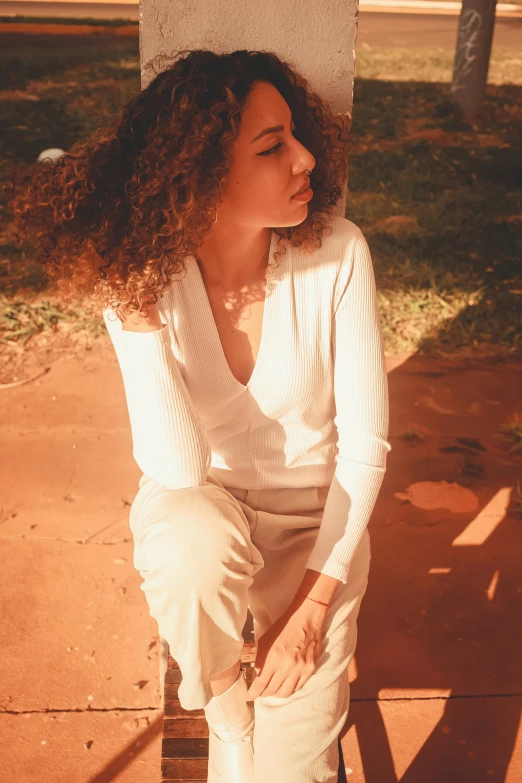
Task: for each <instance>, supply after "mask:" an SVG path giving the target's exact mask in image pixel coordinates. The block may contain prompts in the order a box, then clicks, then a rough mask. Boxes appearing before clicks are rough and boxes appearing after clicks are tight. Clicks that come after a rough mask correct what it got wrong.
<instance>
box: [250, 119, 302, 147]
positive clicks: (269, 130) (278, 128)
mask: <svg viewBox="0 0 522 783" xmlns="http://www.w3.org/2000/svg"><path fill="white" fill-rule="evenodd" d="M290 122H293V120H292V117H290ZM284 129H285V126H284V125H273V126H272V127H271V128H265V129H264V130H262V131H261V133H258V134H257V136H254V138H253V139H252V141H251V142H250V143H251V144H253V143H254V141H257V140H258V139H260V138H261V137H262V136H266V134H267V133H278V132H279V131H282V130H284Z"/></svg>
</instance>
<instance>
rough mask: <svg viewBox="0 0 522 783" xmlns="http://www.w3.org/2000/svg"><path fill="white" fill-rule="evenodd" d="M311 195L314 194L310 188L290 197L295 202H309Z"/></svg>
mask: <svg viewBox="0 0 522 783" xmlns="http://www.w3.org/2000/svg"><path fill="white" fill-rule="evenodd" d="M313 195H314V192H313V190H312V188H307V189H306V190H303V192H302V193H296V194H295V196H292V198H293V199H295V200H296V201H310V199H311V198H312V196H313Z"/></svg>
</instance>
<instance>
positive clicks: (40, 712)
mask: <svg viewBox="0 0 522 783" xmlns="http://www.w3.org/2000/svg"><path fill="white" fill-rule="evenodd" d="M513 698H515V699H516V698H522V693H469V694H461V695H459V694H450V695H449V696H383V697H378V698H375V697H369V698H358V699H357V698H355V699H350V702H351V703H353V702H369V701H450V700H452V701H454V700H455V699H513ZM161 710H162V708H161V707H92V708H89V707H87V708H85V709H84V708H83V707H76V708H71V709H51V708H49V709H46V710H2V709H0V715H48V714H50V713H54V712H58V713H64V712H65V713H68V712H70V713H73V712H80V713H85V712H160V711H161Z"/></svg>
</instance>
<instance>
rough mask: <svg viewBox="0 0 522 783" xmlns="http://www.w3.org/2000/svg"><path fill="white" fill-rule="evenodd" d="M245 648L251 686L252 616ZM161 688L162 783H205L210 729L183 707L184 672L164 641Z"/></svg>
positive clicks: (200, 714)
mask: <svg viewBox="0 0 522 783" xmlns="http://www.w3.org/2000/svg"><path fill="white" fill-rule="evenodd" d="M243 639H244V640H245V644H244V647H243V653H242V655H241V662H242V663H243V665H244V666H245V669H246V680H247V683H248V684H249V685H250V684H251V683H252V680H253V679H254V676H255V669H254V662H255V659H256V646H255V642H254V630H253V620H252V615H251V614H250V612H248V618H247V622H246V624H245V627H244V629H243ZM161 645H162V654H161V660H160V684H163V710H164V717H163V742H162V747H161V780H162V781H164V782H165V783H167V781H168V782H169V783H174V781H177V782H178V783H179V782H180V781H183V783H196V782H197V783H201V781H206V780H207V773H208V725H207V721H206V720H205V713H204V711H203V710H202V709H201V710H190V711H189V710H184V709H183V707H182V706H181V705H180V703H179V699H178V688H179V684H180V682H181V671H180V669H179V666H178V664H177V663H176V661H175V660H174V659H173V658H172V657H171V655H170V654H169V649H168V644H167V643H166V642H165V640H164V639H162V640H161ZM338 743H339V773H338V778H337V783H346V774H345V771H344V759H343V752H342V747H341V739H340V738H339V740H338Z"/></svg>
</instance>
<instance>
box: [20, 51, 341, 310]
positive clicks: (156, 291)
mask: <svg viewBox="0 0 522 783" xmlns="http://www.w3.org/2000/svg"><path fill="white" fill-rule="evenodd" d="M187 52H188V54H186V53H187ZM178 54H186V56H184V57H177V55H174V56H173V57H168V56H167V55H158V56H157V57H155V58H154V59H153V60H152V61H150V63H149V64H148V65H147V68H152V70H153V73H154V74H155V76H154V78H153V79H152V81H150V83H149V84H148V86H147V87H146V88H145V89H143V90H142V91H141V92H140V93H139V94H137V95H136V96H134V97H133V98H132V99H131V100H130V101H128V102H127V104H126V105H124V106H123V107H122V108H121V109H120V110H119V112H118V113H117V114H116V116H115V119H114V120H113V121H112V122H111V124H110V125H108V126H105V127H103V128H99V129H97V130H95V131H94V132H92V133H91V134H90V136H89V137H88V138H87V139H86V140H84V141H82V142H77V143H76V144H74V145H73V147H72V148H71V151H70V152H69V153H66V154H64V155H62V156H61V158H59V159H58V160H57V161H56V162H55V163H54V164H45V165H42V164H41V163H37V164H35V165H34V168H32V169H30V171H29V176H27V177H25V178H24V180H23V182H22V183H21V184H20V185H19V187H20V190H19V192H17V193H16V195H14V196H13V197H12V198H11V201H10V206H11V211H12V215H13V219H12V221H11V224H10V226H9V234H10V236H11V238H12V240H13V242H14V244H15V245H16V246H18V247H20V246H21V244H22V243H23V242H24V241H25V240H26V239H29V240H30V241H31V242H32V243H33V244H34V245H35V247H36V249H37V252H38V253H39V255H38V261H39V262H40V263H43V264H44V265H45V268H46V273H47V276H48V277H49V278H54V279H55V280H56V285H57V290H58V293H59V294H60V295H61V296H62V298H63V299H64V301H66V302H68V303H70V302H71V301H72V300H75V299H79V298H83V297H85V296H87V297H89V299H90V305H91V308H92V311H93V312H94V313H96V314H99V313H100V312H101V311H102V310H103V309H105V308H106V307H111V308H113V309H114V310H116V312H117V313H118V315H119V316H120V318H125V317H126V316H127V315H128V314H130V313H131V312H135V311H137V312H138V313H139V314H140V315H141V316H144V317H146V316H147V315H148V310H147V308H148V306H149V305H151V304H155V303H156V302H157V301H158V299H159V298H160V297H161V296H162V295H163V294H164V293H166V291H167V290H168V289H169V288H170V287H171V284H172V280H173V275H175V274H178V273H179V272H180V271H185V264H184V261H183V259H184V257H185V256H187V255H193V254H195V253H196V252H197V250H198V248H199V247H200V245H201V243H202V241H203V239H204V236H205V234H206V233H207V232H208V231H209V229H210V228H211V226H212V221H213V217H214V215H215V214H216V208H217V206H218V205H219V203H220V202H219V200H220V195H221V190H222V187H223V184H224V182H225V181H226V179H227V174H228V172H229V170H230V166H231V164H232V163H233V159H232V155H231V153H230V151H229V145H230V143H231V142H233V141H234V139H235V138H236V137H237V135H238V133H239V125H240V120H241V109H242V107H243V106H244V104H245V102H246V100H247V98H248V95H249V92H250V90H251V88H252V86H253V84H254V83H255V82H258V81H266V82H270V83H271V84H272V85H273V86H274V87H275V88H276V89H277V90H278V91H279V92H280V94H281V95H282V97H283V98H284V99H285V100H286V102H287V104H288V105H289V107H290V110H291V112H292V116H293V120H294V123H295V132H294V136H295V138H296V139H298V140H299V141H300V142H301V143H302V144H303V145H304V146H305V147H306V148H307V149H308V150H309V152H310V153H312V154H313V156H314V158H315V161H316V165H315V167H314V169H313V174H312V178H311V185H312V188H313V198H312V199H311V201H310V202H309V205H308V214H307V217H306V219H305V220H304V221H303V222H302V223H300V224H299V225H296V226H291V227H284V228H278V227H273V228H274V229H275V230H276V233H277V235H278V236H279V239H278V245H277V248H278V249H277V251H276V253H275V256H276V257H279V256H280V255H281V254H282V253H284V252H286V248H285V247H283V246H282V242H281V240H282V239H287V240H288V241H290V242H291V244H292V245H294V246H296V247H300V248H302V249H303V250H304V251H305V252H308V251H313V250H314V249H316V248H317V247H321V244H322V243H321V237H322V236H323V234H324V233H325V232H327V233H331V230H332V229H331V228H330V226H329V224H330V220H331V214H329V211H330V210H331V207H333V206H334V205H335V204H336V203H337V202H338V201H339V199H340V198H341V195H342V192H343V187H344V185H345V183H346V180H347V176H348V141H349V122H347V117H346V116H345V115H337V114H335V113H334V112H333V111H332V110H331V108H330V107H329V105H328V104H327V103H326V102H325V101H324V100H322V99H321V98H320V97H319V96H318V95H317V94H315V93H314V92H312V91H311V90H310V88H309V86H308V82H307V81H306V80H305V79H304V78H303V77H302V76H300V75H299V74H297V73H296V72H295V71H294V70H293V69H292V68H291V67H290V65H289V64H288V63H287V62H285V61H283V60H281V59H280V58H279V57H278V56H277V55H275V54H273V53H270V52H258V51H246V50H241V51H235V52H232V53H230V54H216V53H214V52H212V51H209V50H205V49H199V50H182V51H180V52H178ZM164 59H166V60H167V61H170V60H172V59H173V60H174V62H172V63H170V62H169V64H168V65H167V67H165V68H163V69H160V70H159V71H157V70H156V68H155V65H156V62H157V61H158V60H159V61H162V60H164ZM15 190H16V187H15V188H14V189H13V192H14V191H15ZM280 246H281V248H280Z"/></svg>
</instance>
